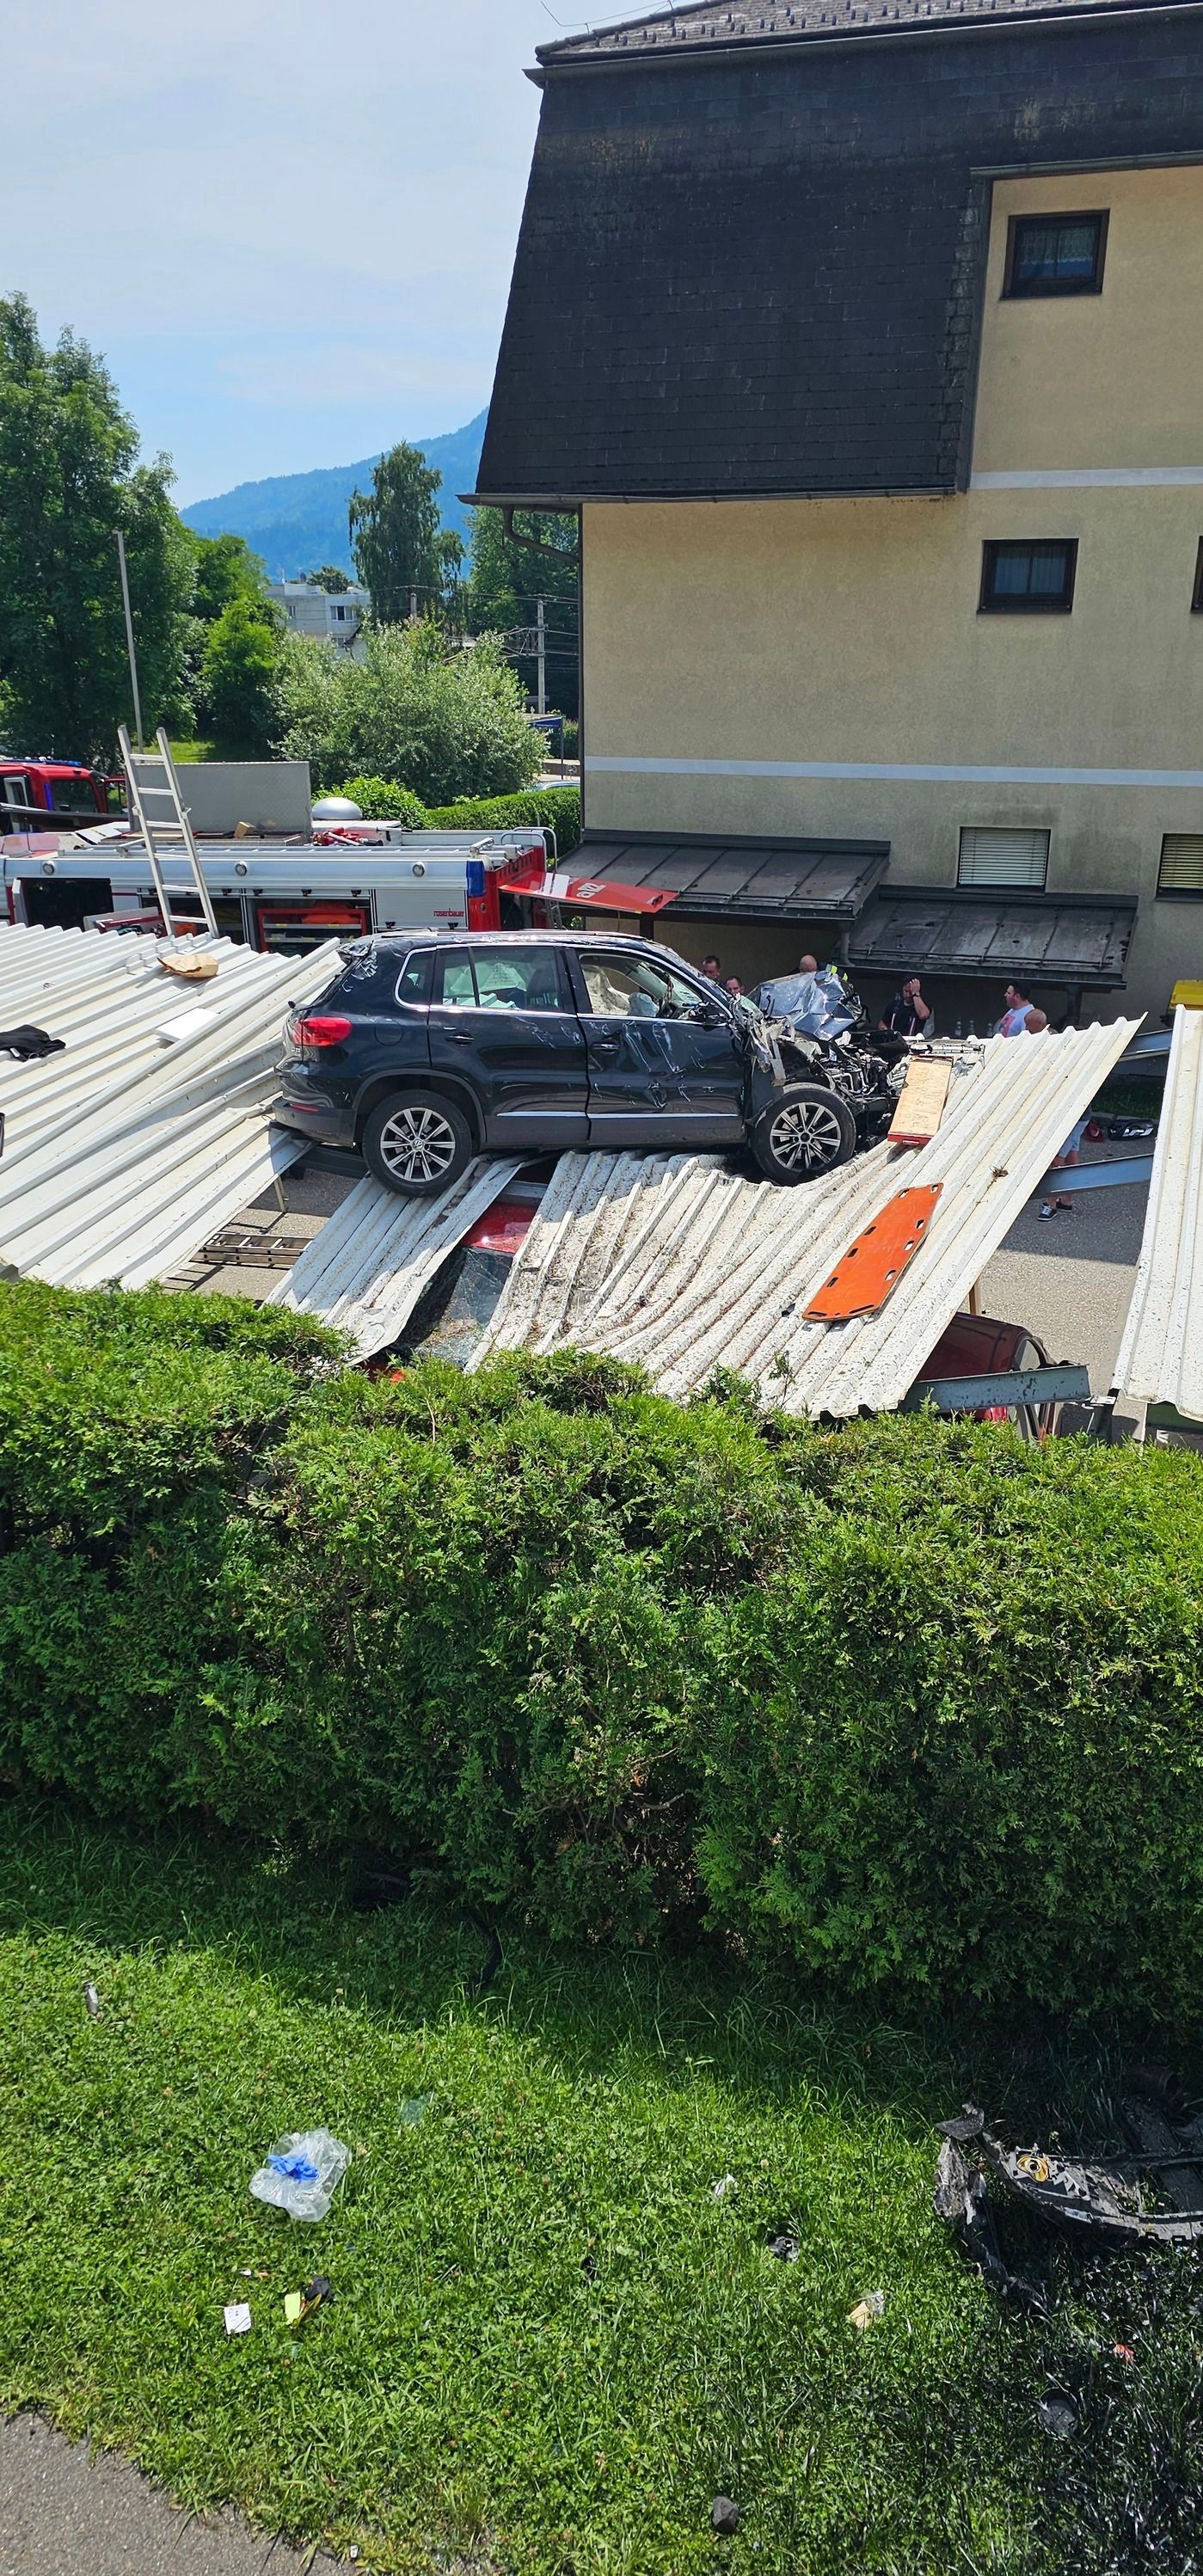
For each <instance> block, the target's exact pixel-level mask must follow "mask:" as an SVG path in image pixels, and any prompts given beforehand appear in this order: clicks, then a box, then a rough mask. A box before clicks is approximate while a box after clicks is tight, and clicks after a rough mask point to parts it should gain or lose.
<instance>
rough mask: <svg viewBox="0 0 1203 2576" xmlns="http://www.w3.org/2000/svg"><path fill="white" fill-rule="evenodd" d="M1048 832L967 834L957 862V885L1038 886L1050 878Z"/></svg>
mask: <svg viewBox="0 0 1203 2576" xmlns="http://www.w3.org/2000/svg"><path fill="white" fill-rule="evenodd" d="M1048 843H1049V836H1048V833H1047V832H1027V831H995V830H993V829H989V830H985V831H979V830H977V829H976V828H975V829H974V830H972V831H969V830H966V831H964V832H962V834H961V847H960V852H959V855H958V858H957V884H958V885H963V886H1036V887H1037V888H1042V887H1043V886H1044V883H1045V880H1046V878H1047V876H1048Z"/></svg>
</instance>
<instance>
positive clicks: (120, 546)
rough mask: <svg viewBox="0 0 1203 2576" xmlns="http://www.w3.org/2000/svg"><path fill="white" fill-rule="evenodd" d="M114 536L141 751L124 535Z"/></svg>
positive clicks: (139, 708)
mask: <svg viewBox="0 0 1203 2576" xmlns="http://www.w3.org/2000/svg"><path fill="white" fill-rule="evenodd" d="M116 537H117V561H118V563H119V564H120V566H121V604H122V607H123V608H124V610H125V641H126V645H127V648H128V651H129V676H130V687H131V688H132V690H133V693H134V731H135V733H136V734H137V737H138V749H139V751H141V749H142V701H141V699H140V697H139V695H138V660H137V655H136V654H135V652H134V619H133V612H132V610H131V608H130V604H129V574H128V572H127V571H126V566H125V536H124V533H123V531H122V530H121V529H120V528H118V529H117V530H116Z"/></svg>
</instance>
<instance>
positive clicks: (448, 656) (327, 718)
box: [276, 621, 540, 805]
mask: <svg viewBox="0 0 1203 2576" xmlns="http://www.w3.org/2000/svg"><path fill="white" fill-rule="evenodd" d="M279 649H280V665H279V699H280V716H279V720H278V728H277V733H276V748H277V750H278V751H279V752H280V754H281V755H282V756H283V757H284V758H285V759H290V760H307V761H308V762H309V765H310V768H311V770H312V772H313V776H314V778H315V780H316V782H317V783H318V784H319V785H320V786H322V787H331V786H334V785H335V784H336V783H337V782H339V781H341V780H343V779H347V778H353V777H356V776H360V775H362V776H367V777H371V778H376V779H392V780H393V781H394V782H395V783H396V785H398V786H399V787H408V788H409V789H411V790H412V792H413V794H414V795H415V796H418V797H419V798H420V799H421V801H422V803H423V804H424V805H442V804H448V803H450V802H451V800H452V799H453V798H455V797H457V796H498V795H504V794H506V793H508V792H510V791H511V790H513V789H514V788H519V787H525V786H526V785H527V784H528V782H529V781H530V780H531V779H532V778H533V777H534V776H535V774H536V772H537V770H538V767H539V760H540V745H539V741H538V737H537V735H536V734H534V733H533V732H532V729H531V727H530V726H529V725H528V724H527V722H526V719H525V716H524V715H523V712H522V692H521V689H520V688H519V685H518V682H517V680H516V679H515V677H514V674H513V672H512V671H511V670H510V669H509V668H508V665H507V664H506V662H505V660H504V657H503V655H502V654H501V652H500V650H499V648H498V647H497V646H496V645H495V644H494V643H493V642H492V640H491V639H489V640H486V642H484V643H482V644H480V645H478V646H477V647H476V648H475V650H473V651H471V652H464V651H462V650H458V649H456V648H455V647H454V646H452V645H451V644H450V643H449V642H448V641H447V639H446V637H445V636H444V635H443V634H442V632H441V630H440V629H439V627H438V626H437V625H436V624H434V623H433V621H431V622H428V623H427V624H425V625H421V626H373V627H370V628H369V629H368V630H367V632H366V635H365V639H364V657H363V660H362V661H356V660H355V659H353V658H352V656H351V655H350V654H346V653H339V652H336V651H335V650H334V648H333V647H332V646H331V645H329V644H323V643H319V642H318V641H317V639H316V637H314V636H308V635H296V634H285V635H284V636H283V637H282V638H281V642H280V648H279Z"/></svg>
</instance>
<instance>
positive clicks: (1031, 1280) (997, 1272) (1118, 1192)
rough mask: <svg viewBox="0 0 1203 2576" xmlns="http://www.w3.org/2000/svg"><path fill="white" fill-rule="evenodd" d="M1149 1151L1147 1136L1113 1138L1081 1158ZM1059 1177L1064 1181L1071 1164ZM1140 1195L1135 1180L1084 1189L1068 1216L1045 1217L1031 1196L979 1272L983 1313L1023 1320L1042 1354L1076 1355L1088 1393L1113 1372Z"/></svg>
mask: <svg viewBox="0 0 1203 2576" xmlns="http://www.w3.org/2000/svg"><path fill="white" fill-rule="evenodd" d="M1151 1151H1152V1145H1151V1143H1149V1144H1144V1143H1142V1144H1136V1145H1115V1146H1112V1147H1111V1148H1110V1149H1109V1151H1108V1152H1106V1153H1104V1154H1102V1155H1099V1154H1097V1153H1096V1154H1093V1155H1090V1156H1089V1159H1090V1160H1092V1161H1103V1160H1113V1159H1114V1158H1115V1157H1116V1156H1119V1155H1123V1154H1147V1153H1151ZM1084 1159H1086V1158H1085V1157H1084ZM1064 1180H1065V1185H1066V1187H1067V1189H1068V1188H1071V1187H1072V1184H1073V1174H1072V1172H1066V1173H1065V1175H1064ZM1148 1196H1149V1193H1148V1185H1147V1183H1143V1182H1137V1183H1131V1184H1125V1185H1124V1186H1123V1187H1122V1188H1119V1189H1113V1190H1087V1191H1083V1193H1082V1194H1081V1196H1080V1197H1079V1198H1078V1199H1077V1201H1076V1203H1075V1207H1074V1212H1073V1214H1072V1215H1071V1216H1066V1215H1061V1216H1054V1217H1047V1218H1042V1217H1040V1216H1039V1215H1038V1214H1037V1210H1038V1208H1039V1206H1040V1201H1039V1199H1038V1198H1035V1199H1031V1200H1029V1202H1028V1205H1027V1207H1026V1208H1025V1210H1024V1213H1023V1215H1022V1216H1021V1217H1020V1218H1019V1221H1018V1223H1017V1224H1015V1225H1013V1226H1012V1228H1011V1231H1010V1233H1009V1234H1008V1235H1007V1236H1006V1237H1005V1239H1004V1241H1003V1242H1002V1244H1001V1245H1000V1246H999V1249H998V1251H997V1252H996V1253H995V1255H994V1258H993V1260H992V1261H991V1262H989V1263H988V1265H987V1267H986V1270H985V1272H984V1274H983V1277H982V1281H981V1302H982V1311H983V1313H984V1314H987V1315H997V1316H999V1317H1001V1318H1002V1319H1003V1320H1004V1321H1005V1322H1007V1323H1011V1324H1026V1325H1027V1327H1028V1331H1029V1332H1031V1333H1034V1334H1035V1335H1036V1338H1037V1340H1038V1341H1041V1342H1043V1343H1044V1346H1045V1348H1046V1350H1047V1352H1048V1355H1049V1358H1050V1359H1054V1360H1080V1361H1081V1362H1082V1364H1083V1365H1084V1366H1085V1367H1086V1368H1088V1369H1089V1371H1090V1384H1091V1390H1092V1392H1093V1393H1094V1394H1095V1395H1105V1394H1106V1392H1107V1389H1108V1387H1109V1386H1110V1385H1111V1382H1112V1377H1113V1375H1114V1370H1115V1361H1116V1356H1117V1353H1118V1351H1119V1345H1120V1337H1121V1335H1122V1333H1123V1329H1124V1319H1125V1317H1126V1315H1127V1312H1128V1305H1129V1301H1130V1299H1131V1295H1132V1289H1133V1286H1134V1284H1135V1279H1136V1263H1137V1258H1138V1255H1139V1252H1140V1238H1141V1234H1142V1232H1143V1229H1144V1221H1145V1209H1146V1207H1147V1205H1148Z"/></svg>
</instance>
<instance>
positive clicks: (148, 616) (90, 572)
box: [0, 295, 195, 760]
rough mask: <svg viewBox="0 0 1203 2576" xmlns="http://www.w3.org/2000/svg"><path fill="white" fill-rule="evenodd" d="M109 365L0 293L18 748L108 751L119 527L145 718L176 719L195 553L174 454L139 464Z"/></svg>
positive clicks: (2, 443) (6, 574) (112, 729)
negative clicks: (176, 505) (175, 486)
mask: <svg viewBox="0 0 1203 2576" xmlns="http://www.w3.org/2000/svg"><path fill="white" fill-rule="evenodd" d="M137 456H138V434H137V431H136V429H135V427H134V424H133V422H132V420H131V419H130V417H129V414H128V412H126V411H124V410H123V408H122V406H121V403H120V401H119V400H118V396H117V392H116V389H115V387H114V385H113V382H112V378H111V377H110V375H109V373H108V370H107V368H106V367H105V366H104V365H103V363H102V361H101V360H100V359H99V358H98V357H96V356H95V355H94V353H93V351H92V350H91V349H89V348H88V346H87V345H86V343H85V342H84V341H82V340H79V339H77V338H76V337H75V335H74V333H73V332H70V331H65V332H64V333H63V334H62V337H61V338H60V340H59V341H58V343H57V346H56V347H55V348H53V349H47V348H46V347H44V346H43V343H42V341H41V339H40V338H39V335H38V326H37V317H36V315H35V314H34V311H33V308H32V306H31V305H30V304H29V303H28V302H27V300H26V298H25V297H24V296H21V295H17V296H13V297H12V298H10V299H9V300H7V301H0V704H3V707H4V715H5V731H6V735H7V738H8V740H9V742H10V743H11V744H12V745H13V747H14V748H15V749H17V750H21V751H38V750H51V749H53V750H55V751H58V752H60V753H62V754H63V755H66V756H70V757H73V758H77V759H87V760H107V759H110V758H111V757H112V754H113V749H114V744H115V737H116V731H117V726H118V724H119V723H120V721H121V719H122V717H128V716H129V715H130V714H131V699H130V682H129V667H128V662H127V658H126V644H125V623H124V618H123V614H122V606H121V585H120V576H119V573H118V566H117V551H116V546H115V543H114V532H115V531H116V530H117V529H118V528H120V529H121V530H122V531H123V532H124V536H125V542H126V552H127V559H128V564H129V581H130V593H131V599H132V603H133V619H134V637H135V643H136V648H137V654H138V677H139V681H140V684H141V695H142V711H143V717H144V720H145V721H146V723H147V724H148V725H150V726H152V727H153V726H154V725H156V724H160V723H165V724H169V725H170V724H178V723H180V722H181V721H184V722H186V721H187V720H188V718H189V716H190V713H191V710H190V709H189V707H188V704H187V697H186V690H185V685H184V666H185V654H186V649H187V641H188V632H187V627H188V620H187V612H188V607H189V602H190V599H191V594H192V585H193V580H194V573H195V555H194V552H193V546H192V541H191V540H190V538H189V535H188V532H187V530H186V529H184V528H183V526H182V525H181V523H180V521H179V519H178V518H177V517H176V514H175V511H174V510H173V508H172V506H171V502H170V499H169V497H168V493H169V486H170V484H171V481H172V470H171V463H170V459H169V458H167V457H165V456H159V457H156V458H155V460H154V462H153V463H152V464H149V465H139V464H138V462H137Z"/></svg>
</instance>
